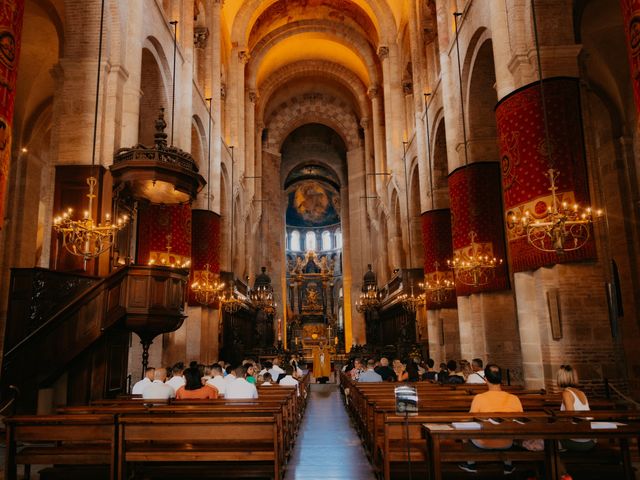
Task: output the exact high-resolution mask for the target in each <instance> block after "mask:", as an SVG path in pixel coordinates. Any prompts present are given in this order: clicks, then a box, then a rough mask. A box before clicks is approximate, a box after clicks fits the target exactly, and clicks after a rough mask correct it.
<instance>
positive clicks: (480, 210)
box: [449, 162, 522, 381]
mask: <svg viewBox="0 0 640 480" xmlns="http://www.w3.org/2000/svg"><path fill="white" fill-rule="evenodd" d="M499 178H500V168H499V164H498V163H497V162H482V163H472V164H470V165H468V166H466V167H461V168H459V169H457V170H455V171H454V172H452V173H451V174H450V175H449V196H450V199H451V216H452V232H453V249H454V254H455V255H456V256H457V257H458V258H461V259H463V260H464V259H466V258H469V257H470V256H472V255H477V254H481V255H487V256H489V257H496V258H498V259H502V260H503V263H502V264H501V265H499V266H498V267H497V268H496V269H495V271H494V275H493V276H492V277H490V278H489V279H488V281H487V282H486V283H485V284H484V285H477V286H470V285H468V284H466V283H465V282H463V281H462V278H461V277H460V275H459V273H458V272H456V292H457V295H458V316H459V319H460V350H461V355H462V356H463V357H464V358H473V357H480V358H483V359H484V360H485V361H486V362H494V363H497V364H499V365H500V366H502V367H503V368H508V369H510V370H511V374H512V375H511V378H512V379H513V380H514V381H522V357H521V353H520V344H519V335H518V322H517V319H516V311H515V302H514V298H513V295H512V294H511V292H509V291H507V292H505V290H507V289H508V288H509V277H508V272H507V265H506V249H505V245H504V225H503V221H502V216H501V214H500V213H499V212H500V211H501V206H502V199H501V195H500V186H499ZM471 232H475V234H476V235H477V236H476V237H475V239H473V240H472V239H471V238H470V233H471ZM472 241H473V242H474V243H475V246H472ZM474 250H475V251H474Z"/></svg>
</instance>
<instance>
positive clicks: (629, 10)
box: [620, 0, 640, 122]
mask: <svg viewBox="0 0 640 480" xmlns="http://www.w3.org/2000/svg"><path fill="white" fill-rule="evenodd" d="M620 5H621V7H622V17H623V20H622V21H623V24H624V31H625V34H626V40H627V54H628V56H629V70H630V71H631V82H632V83H633V95H634V98H635V100H636V112H637V113H636V117H637V119H638V121H639V122H640V0H620Z"/></svg>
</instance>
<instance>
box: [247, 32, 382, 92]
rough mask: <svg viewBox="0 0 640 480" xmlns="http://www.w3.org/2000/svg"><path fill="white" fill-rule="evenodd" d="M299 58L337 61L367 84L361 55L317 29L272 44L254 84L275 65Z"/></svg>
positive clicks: (266, 75)
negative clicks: (313, 31)
mask: <svg viewBox="0 0 640 480" xmlns="http://www.w3.org/2000/svg"><path fill="white" fill-rule="evenodd" d="M302 60H326V61H329V62H335V63H338V64H340V65H343V66H344V67H346V68H348V69H350V70H351V71H353V72H354V73H355V74H356V75H358V77H360V79H361V80H362V81H363V83H364V84H365V85H369V73H368V72H367V67H366V66H365V64H364V62H363V61H362V59H361V58H360V57H359V56H358V55H357V54H356V53H355V52H354V51H353V50H351V49H350V48H348V47H346V46H345V45H343V44H341V43H338V42H336V41H334V40H331V39H330V38H329V37H327V36H326V35H324V34H320V33H302V34H300V35H294V36H293V37H289V38H287V39H285V40H283V41H282V42H280V43H278V44H277V45H275V46H274V47H273V48H272V49H271V50H269V53H267V54H266V55H265V57H264V59H263V60H262V63H261V64H260V68H259V70H258V78H257V80H258V84H260V83H261V82H262V81H263V80H264V79H265V78H267V77H268V76H269V75H270V74H271V73H273V72H274V71H276V70H278V69H279V68H281V67H284V66H285V65H288V64H290V63H294V62H298V61H302Z"/></svg>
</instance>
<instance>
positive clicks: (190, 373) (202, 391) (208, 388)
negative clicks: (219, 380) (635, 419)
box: [176, 367, 218, 400]
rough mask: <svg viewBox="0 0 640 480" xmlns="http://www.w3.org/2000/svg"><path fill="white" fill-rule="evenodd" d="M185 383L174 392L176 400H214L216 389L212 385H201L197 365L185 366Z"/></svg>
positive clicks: (216, 393) (216, 394)
mask: <svg viewBox="0 0 640 480" xmlns="http://www.w3.org/2000/svg"><path fill="white" fill-rule="evenodd" d="M183 375H184V379H185V384H184V385H183V386H182V387H180V388H179V389H178V391H177V392H176V400H215V399H216V398H218V390H217V389H216V387H214V386H213V385H209V384H207V385H204V386H203V385H202V380H201V379H202V376H201V375H200V369H199V368H198V367H189V368H186V369H185V370H184V372H183Z"/></svg>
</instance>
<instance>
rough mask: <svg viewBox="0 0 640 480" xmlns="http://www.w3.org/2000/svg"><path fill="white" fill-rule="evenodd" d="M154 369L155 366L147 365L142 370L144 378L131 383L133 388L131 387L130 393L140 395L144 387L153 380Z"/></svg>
mask: <svg viewBox="0 0 640 480" xmlns="http://www.w3.org/2000/svg"><path fill="white" fill-rule="evenodd" d="M155 370H156V369H155V368H153V367H149V368H147V369H146V370H145V371H144V378H143V379H142V380H140V381H138V382H136V383H135V384H134V385H133V388H132V389H131V395H142V393H143V392H144V389H145V388H147V387H148V386H149V385H151V382H153V374H154V372H155Z"/></svg>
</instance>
